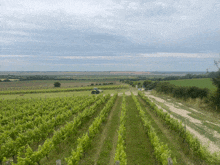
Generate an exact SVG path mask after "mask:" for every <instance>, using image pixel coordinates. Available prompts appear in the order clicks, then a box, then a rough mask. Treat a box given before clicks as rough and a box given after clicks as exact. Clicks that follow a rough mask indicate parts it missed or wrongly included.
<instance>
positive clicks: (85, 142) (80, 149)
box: [65, 94, 118, 165]
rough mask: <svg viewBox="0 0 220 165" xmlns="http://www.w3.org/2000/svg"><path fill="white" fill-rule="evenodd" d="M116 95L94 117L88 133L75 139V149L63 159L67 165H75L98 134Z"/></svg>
mask: <svg viewBox="0 0 220 165" xmlns="http://www.w3.org/2000/svg"><path fill="white" fill-rule="evenodd" d="M117 96H118V95H117V94H115V95H114V96H113V97H112V98H111V99H110V100H109V101H108V103H107V104H106V106H105V107H104V108H103V109H102V111H101V112H100V114H99V116H98V117H96V118H95V119H94V121H93V123H92V124H91V125H90V127H89V130H88V133H85V134H83V136H82V137H80V138H78V139H77V143H78V145H77V148H76V150H73V151H72V153H71V156H70V157H68V158H65V160H66V162H67V164H68V165H76V164H78V162H79V161H80V159H81V158H82V156H83V153H84V152H85V150H87V149H88V148H89V146H90V144H91V140H92V139H93V138H94V136H95V135H96V133H98V131H99V128H100V125H101V123H102V122H103V121H104V120H106V118H107V116H108V114H109V112H110V110H111V109H112V107H113V105H114V103H115V100H116V98H117Z"/></svg>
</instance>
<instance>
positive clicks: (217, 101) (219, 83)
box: [210, 70, 220, 111]
mask: <svg viewBox="0 0 220 165" xmlns="http://www.w3.org/2000/svg"><path fill="white" fill-rule="evenodd" d="M217 73H218V75H217V77H216V78H213V79H212V82H213V84H214V85H215V86H216V87H217V90H216V91H215V92H214V93H213V95H211V99H210V100H211V102H212V103H213V104H214V105H215V106H217V109H218V110H219V111H220V70H219V71H218V72H217Z"/></svg>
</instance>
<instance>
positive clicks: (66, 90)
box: [0, 85, 128, 95]
mask: <svg viewBox="0 0 220 165" xmlns="http://www.w3.org/2000/svg"><path fill="white" fill-rule="evenodd" d="M93 88H94V87H78V88H59V89H39V90H17V91H15V90H13V91H1V92H0V95H3V94H27V93H53V92H72V91H88V90H92V89H93ZM99 88H100V89H104V90H112V89H127V88H128V85H111V86H99Z"/></svg>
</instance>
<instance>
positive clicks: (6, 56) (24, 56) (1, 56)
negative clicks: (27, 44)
mask: <svg viewBox="0 0 220 165" xmlns="http://www.w3.org/2000/svg"><path fill="white" fill-rule="evenodd" d="M17 57H18V58H26V57H32V58H33V57H35V56H33V55H0V58H17Z"/></svg>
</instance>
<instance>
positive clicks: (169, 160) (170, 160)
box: [167, 157, 173, 165]
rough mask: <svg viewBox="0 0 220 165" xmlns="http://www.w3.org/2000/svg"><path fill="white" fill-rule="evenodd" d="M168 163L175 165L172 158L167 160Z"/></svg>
mask: <svg viewBox="0 0 220 165" xmlns="http://www.w3.org/2000/svg"><path fill="white" fill-rule="evenodd" d="M167 161H168V165H173V161H172V159H171V158H170V157H169V158H168V159H167Z"/></svg>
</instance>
